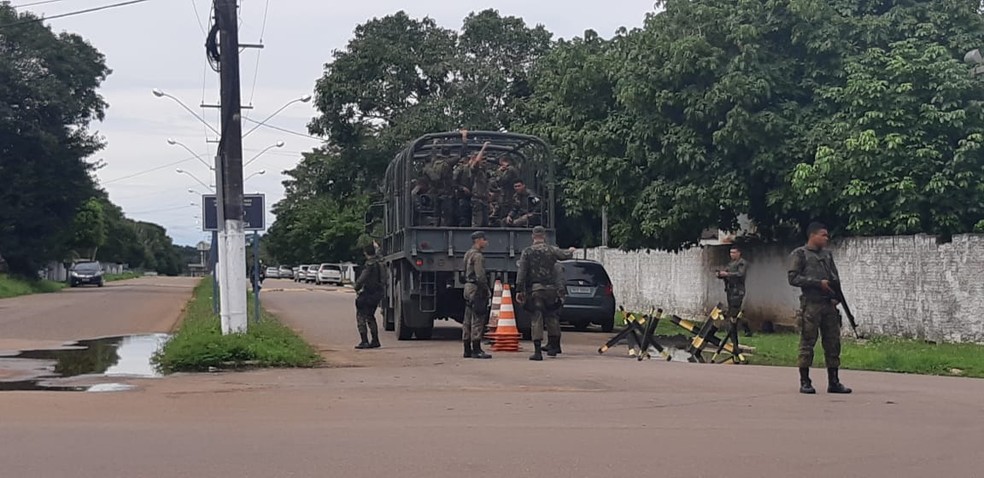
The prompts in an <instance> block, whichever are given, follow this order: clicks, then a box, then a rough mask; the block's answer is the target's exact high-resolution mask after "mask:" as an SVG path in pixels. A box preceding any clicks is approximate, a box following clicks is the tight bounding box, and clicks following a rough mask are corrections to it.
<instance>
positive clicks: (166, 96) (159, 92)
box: [153, 88, 222, 136]
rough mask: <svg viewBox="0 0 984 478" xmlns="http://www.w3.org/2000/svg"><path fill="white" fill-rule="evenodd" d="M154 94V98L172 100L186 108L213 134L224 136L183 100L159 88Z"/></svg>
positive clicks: (155, 89)
mask: <svg viewBox="0 0 984 478" xmlns="http://www.w3.org/2000/svg"><path fill="white" fill-rule="evenodd" d="M153 92H154V96H156V97H158V98H170V99H172V100H174V101H175V102H176V103H177V104H179V105H181V107H182V108H184V109H185V111H187V112H189V113H191V115H192V116H194V117H195V118H197V119H198V121H201V122H202V124H203V125H205V126H206V127H207V128H208V129H210V130H212V132H213V133H215V134H217V135H219V136H222V133H219V130H217V129H215V128H213V127H212V125H210V124H208V121H205V119H204V118H202V117H201V116H199V115H198V113H195V112H194V111H193V110H192V109H191V108H189V107H188V105H186V104H184V102H182V101H181V100H179V99H177V98H176V97H174V96H171V95H169V94H167V93H165V92H163V91H161V90H160V89H158V88H154V91H153Z"/></svg>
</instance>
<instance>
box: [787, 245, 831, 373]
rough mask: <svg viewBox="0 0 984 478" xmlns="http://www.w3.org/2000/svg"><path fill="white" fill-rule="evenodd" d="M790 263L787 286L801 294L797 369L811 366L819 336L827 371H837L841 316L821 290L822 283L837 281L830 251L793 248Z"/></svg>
mask: <svg viewBox="0 0 984 478" xmlns="http://www.w3.org/2000/svg"><path fill="white" fill-rule="evenodd" d="M789 259H790V265H789V285H791V286H793V287H799V288H800V289H801V290H802V295H800V310H799V314H798V316H797V318H796V321H797V325H798V326H799V328H800V345H799V360H798V364H799V367H800V368H809V367H810V366H812V365H813V349H814V347H815V346H816V344H817V335H818V333H819V335H820V338H821V344H822V345H823V353H824V360H825V361H826V365H827V368H839V367H840V351H841V340H840V331H841V315H840V312H839V311H838V310H837V307H836V306H835V305H834V301H833V297H831V296H830V294H828V293H825V292H824V291H823V289H821V288H820V281H822V280H828V281H836V280H839V274H838V273H837V266H835V265H834V257H833V255H831V253H830V252H829V251H826V250H812V249H810V248H809V247H807V246H803V247H799V248H796V249H795V250H794V251H793V252H792V254H790V255H789Z"/></svg>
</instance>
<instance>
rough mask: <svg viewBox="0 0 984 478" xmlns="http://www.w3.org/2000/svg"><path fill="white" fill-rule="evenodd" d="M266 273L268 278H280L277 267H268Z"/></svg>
mask: <svg viewBox="0 0 984 478" xmlns="http://www.w3.org/2000/svg"><path fill="white" fill-rule="evenodd" d="M264 275H265V276H266V278H267V279H279V278H280V271H279V270H277V268H276V267H267V268H266V271H265V272H264Z"/></svg>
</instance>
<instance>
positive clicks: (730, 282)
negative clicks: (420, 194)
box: [723, 258, 752, 335]
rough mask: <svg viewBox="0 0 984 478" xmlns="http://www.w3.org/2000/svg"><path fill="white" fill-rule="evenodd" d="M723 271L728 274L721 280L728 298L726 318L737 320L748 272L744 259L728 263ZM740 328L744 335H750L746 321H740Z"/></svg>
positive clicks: (743, 298) (743, 299)
mask: <svg viewBox="0 0 984 478" xmlns="http://www.w3.org/2000/svg"><path fill="white" fill-rule="evenodd" d="M725 271H726V272H727V273H728V276H727V277H724V278H723V279H724V293H725V296H726V297H727V298H728V318H730V319H731V320H738V318H737V317H738V314H739V313H741V304H742V303H743V302H745V276H746V275H747V272H748V263H747V262H745V259H742V258H739V259H738V260H737V261H731V262H729V263H728V267H727V268H726V269H725ZM741 326H742V328H743V329H744V330H745V334H746V335H751V333H752V330H751V328H749V327H748V321H747V320H741Z"/></svg>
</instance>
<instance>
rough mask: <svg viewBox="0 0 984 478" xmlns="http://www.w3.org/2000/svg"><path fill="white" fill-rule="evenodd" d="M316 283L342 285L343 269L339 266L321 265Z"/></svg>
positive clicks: (316, 276)
mask: <svg viewBox="0 0 984 478" xmlns="http://www.w3.org/2000/svg"><path fill="white" fill-rule="evenodd" d="M314 282H315V283H316V284H318V285H321V284H332V285H342V267H341V266H339V265H338V264H321V266H319V267H318V272H317V274H316V275H315V279H314Z"/></svg>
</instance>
